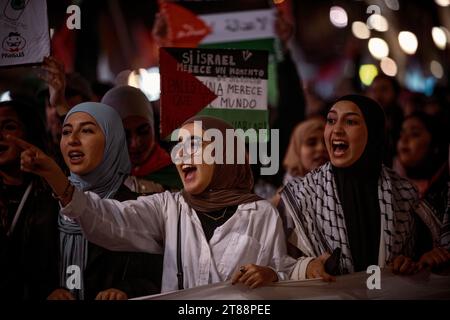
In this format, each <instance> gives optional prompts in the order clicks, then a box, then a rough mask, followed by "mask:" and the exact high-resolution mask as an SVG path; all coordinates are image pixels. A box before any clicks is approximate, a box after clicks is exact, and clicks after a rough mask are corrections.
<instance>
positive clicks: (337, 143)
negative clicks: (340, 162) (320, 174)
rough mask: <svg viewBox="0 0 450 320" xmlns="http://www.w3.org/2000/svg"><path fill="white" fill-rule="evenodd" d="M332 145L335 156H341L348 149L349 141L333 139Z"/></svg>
mask: <svg viewBox="0 0 450 320" xmlns="http://www.w3.org/2000/svg"><path fill="white" fill-rule="evenodd" d="M331 147H332V149H333V154H334V156H335V157H340V156H342V155H344V153H345V152H346V151H347V149H348V143H347V142H346V141H344V140H332V142H331Z"/></svg>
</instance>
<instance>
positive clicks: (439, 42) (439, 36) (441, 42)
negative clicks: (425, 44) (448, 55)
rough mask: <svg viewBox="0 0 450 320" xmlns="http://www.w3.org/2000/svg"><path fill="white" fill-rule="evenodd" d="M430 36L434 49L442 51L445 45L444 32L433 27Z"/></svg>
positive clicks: (445, 36)
mask: <svg viewBox="0 0 450 320" xmlns="http://www.w3.org/2000/svg"><path fill="white" fill-rule="evenodd" d="M431 36H432V37H433V41H434V44H435V45H436V47H438V48H439V49H441V50H444V49H445V46H446V45H447V35H446V34H445V31H444V30H443V29H442V28H440V27H433V29H431Z"/></svg>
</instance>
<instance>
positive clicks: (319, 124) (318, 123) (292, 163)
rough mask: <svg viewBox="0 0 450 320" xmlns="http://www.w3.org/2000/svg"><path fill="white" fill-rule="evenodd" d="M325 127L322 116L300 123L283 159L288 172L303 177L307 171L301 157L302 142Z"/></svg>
mask: <svg viewBox="0 0 450 320" xmlns="http://www.w3.org/2000/svg"><path fill="white" fill-rule="evenodd" d="M324 129H325V120H324V119H323V118H321V117H314V118H311V119H308V120H306V121H303V122H301V123H300V124H298V125H297V126H296V127H295V129H294V131H293V133H292V135H291V141H290V142H289V146H288V150H287V152H286V155H285V156H284V160H283V167H284V169H285V170H286V172H287V173H289V174H290V175H292V176H300V177H303V176H304V175H305V174H307V173H308V172H306V169H305V167H304V166H303V164H302V160H301V158H300V149H301V146H302V144H304V143H305V141H306V140H307V139H308V138H309V136H310V135H311V134H313V133H314V132H316V131H317V130H322V131H323V130H324Z"/></svg>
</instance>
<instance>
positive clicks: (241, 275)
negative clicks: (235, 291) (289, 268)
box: [231, 264, 278, 289]
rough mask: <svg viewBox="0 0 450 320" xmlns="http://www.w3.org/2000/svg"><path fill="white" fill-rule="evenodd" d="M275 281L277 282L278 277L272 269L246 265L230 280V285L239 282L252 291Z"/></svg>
mask: <svg viewBox="0 0 450 320" xmlns="http://www.w3.org/2000/svg"><path fill="white" fill-rule="evenodd" d="M276 281H278V275H277V273H276V272H275V271H274V270H273V269H271V268H269V267H263V266H257V265H254V264H246V265H244V266H241V267H240V268H239V270H238V271H237V272H236V273H235V274H234V275H233V277H232V278H231V284H236V283H238V282H239V283H243V284H245V285H246V286H249V287H250V288H252V289H254V288H258V287H261V286H264V285H267V284H270V283H272V282H276Z"/></svg>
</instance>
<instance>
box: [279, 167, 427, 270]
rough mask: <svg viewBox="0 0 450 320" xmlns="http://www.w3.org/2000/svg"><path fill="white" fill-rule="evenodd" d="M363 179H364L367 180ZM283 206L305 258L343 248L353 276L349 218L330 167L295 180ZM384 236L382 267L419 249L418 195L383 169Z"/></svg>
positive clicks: (286, 191)
mask: <svg viewBox="0 0 450 320" xmlns="http://www.w3.org/2000/svg"><path fill="white" fill-rule="evenodd" d="M362 179H364V178H363V177H362ZM281 199H282V201H283V205H282V207H283V208H284V210H285V212H284V213H282V214H285V215H286V216H287V217H288V218H289V217H291V218H292V220H293V222H294V226H295V228H294V232H295V235H296V238H297V247H298V248H299V249H300V250H301V251H302V252H303V253H304V254H305V255H306V256H311V257H318V256H320V255H321V254H323V253H325V252H330V253H331V252H332V251H333V250H334V249H335V248H338V247H340V248H341V250H342V254H341V261H340V266H341V273H342V274H345V273H351V272H354V264H353V259H352V255H351V250H350V244H349V241H348V234H347V230H346V223H345V216H344V212H343V209H342V205H341V202H340V200H339V197H338V193H337V188H336V181H335V178H334V175H333V172H332V166H331V163H327V164H325V165H323V166H322V167H320V168H318V169H316V170H314V171H312V172H310V173H309V174H307V175H306V176H305V177H303V178H295V179H294V180H292V181H291V182H290V183H289V184H287V185H286V186H285V187H284V189H283V191H282V194H281ZM378 199H379V205H380V219H381V224H380V225H381V237H380V254H379V257H380V258H382V259H383V260H384V261H379V264H381V266H384V265H385V264H387V263H388V262H390V261H391V260H392V259H393V258H395V257H396V256H398V255H400V254H403V255H407V256H410V255H411V254H412V250H413V246H414V207H415V205H416V204H417V201H418V198H417V192H416V190H415V189H414V187H413V186H412V185H411V184H410V183H409V182H408V181H407V180H406V179H404V178H401V177H400V176H398V175H397V174H396V173H395V172H394V171H392V170H390V169H388V168H386V167H384V166H383V167H382V169H381V173H380V178H379V181H378Z"/></svg>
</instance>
